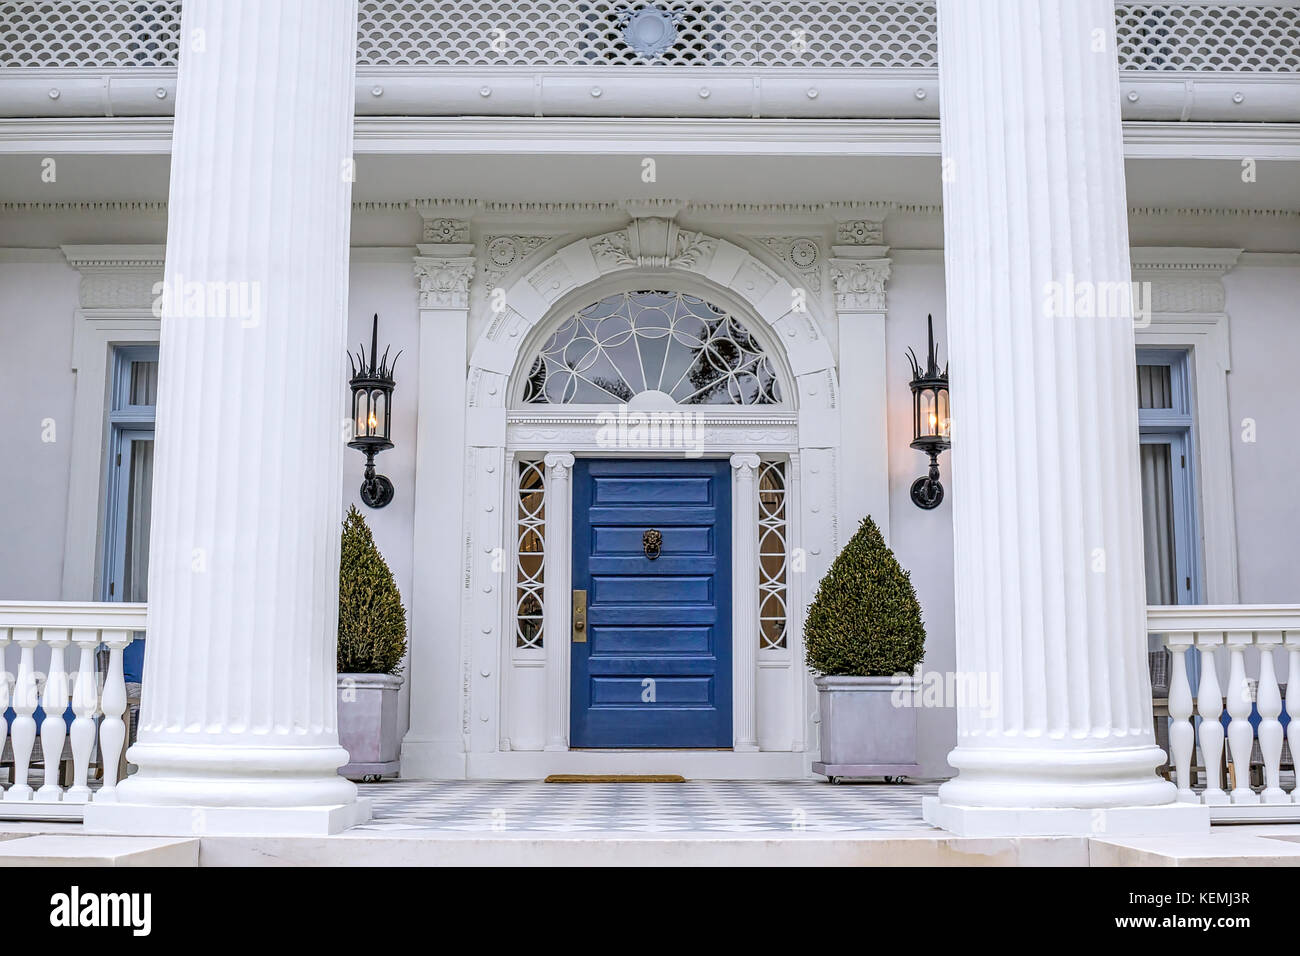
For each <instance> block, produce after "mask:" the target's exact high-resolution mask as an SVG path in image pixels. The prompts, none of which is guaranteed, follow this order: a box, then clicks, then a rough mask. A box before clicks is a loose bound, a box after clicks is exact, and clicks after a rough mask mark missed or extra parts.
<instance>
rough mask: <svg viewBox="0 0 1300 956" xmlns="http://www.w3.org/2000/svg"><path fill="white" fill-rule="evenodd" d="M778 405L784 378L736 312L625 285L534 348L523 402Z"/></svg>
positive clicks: (678, 295)
mask: <svg viewBox="0 0 1300 956" xmlns="http://www.w3.org/2000/svg"><path fill="white" fill-rule="evenodd" d="M643 392H660V393H663V394H664V395H667V396H668V397H669V398H670V399H671V400H672V401H673V402H674V403H676V404H678V405H777V404H780V402H781V384H780V382H779V381H778V380H777V375H776V369H775V367H774V366H773V364H772V361H771V360H770V359H769V358H768V356H767V354H766V353H765V352H764V351H763V347H762V345H760V344H759V342H758V341H757V340H756V339H755V338H754V337H753V336H752V335H751V334H750V332H749V330H748V329H747V328H745V326H744V325H743V324H742V323H741V322H740V320H738V319H737V318H736V317H735V316H733V315H731V314H729V313H727V312H725V311H723V310H722V309H719V308H718V307H717V306H715V305H711V304H710V303H708V302H705V301H704V300H703V299H701V298H699V297H697V296H693V295H689V294H687V293H685V292H654V291H651V292H621V293H618V294H617V295H611V296H608V297H606V298H604V299H601V300H600V301H599V302H597V303H595V304H594V305H590V306H587V307H586V308H585V309H582V310H581V311H579V312H577V313H575V314H574V315H571V316H570V317H569V318H568V319H567V320H565V322H564V323H563V324H561V325H560V327H559V328H558V329H557V330H556V331H555V334H554V335H552V336H551V337H550V338H549V339H547V340H546V342H545V343H544V344H543V345H542V347H541V349H540V350H538V352H537V355H536V357H535V358H534V360H533V364H532V366H531V367H530V371H529V373H528V381H527V382H526V383H525V387H524V402H526V403H529V404H550V405H609V404H615V403H620V402H627V401H629V400H630V399H631V398H632V397H633V396H634V395H638V394H641V393H643Z"/></svg>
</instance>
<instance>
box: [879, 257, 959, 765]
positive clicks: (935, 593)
mask: <svg viewBox="0 0 1300 956" xmlns="http://www.w3.org/2000/svg"><path fill="white" fill-rule="evenodd" d="M892 258H893V273H892V275H891V276H890V280H889V320H888V325H887V330H886V341H887V347H888V355H887V357H886V362H887V368H888V372H889V401H890V406H889V454H890V459H889V500H890V509H889V523H890V545H891V547H892V548H893V549H894V553H895V555H896V556H897V557H898V560H899V562H900V563H901V564H902V565H903V567H904V568H906V569H907V570H908V571H910V572H911V575H912V584H913V586H915V588H916V596H917V599H918V600H919V601H920V602H921V609H922V611H923V613H924V616H925V630H926V644H925V660H924V661H923V662H922V671H923V672H936V673H942V674H947V673H952V672H954V671H955V670H956V667H957V661H956V644H955V639H954V634H953V581H952V497H951V495H948V496H947V497H945V499H944V501H943V503H942V504H940V505H939V507H938V508H936V509H934V510H933V511H923V510H921V509H920V508H918V507H916V505H914V504H913V503H912V498H911V487H912V482H914V481H915V480H916V479H917V478H919V477H921V476H922V475H924V474H925V473H926V470H927V469H928V468H929V464H930V460H929V458H927V457H926V456H925V455H924V454H923V453H921V452H919V451H915V450H913V449H912V448H909V447H908V443H909V442H911V440H912V392H911V389H910V388H909V386H908V382H909V381H910V379H911V377H912V370H911V366H910V365H909V364H908V361H907V357H906V356H907V350H908V349H909V348H911V349H914V350H915V351H916V352H917V354H919V355H922V356H923V355H924V352H925V344H926V324H925V318H926V316H927V315H931V314H932V315H933V316H934V336H935V342H936V343H937V344H938V348H939V361H940V362H941V363H943V362H947V361H948V347H947V326H946V324H945V312H944V289H943V255H942V253H941V252H940V251H938V250H934V251H928V250H927V251H921V250H917V251H907V250H895V251H894V253H893V255H892ZM939 467H940V469H941V471H942V481H943V482H944V488H945V490H947V489H951V487H952V462H951V456H950V455H947V454H945V455H942V456H940V459H939ZM917 739H918V742H919V752H918V755H917V758H918V762H919V763H920V764H921V768H922V773H923V774H924V775H926V776H931V777H940V776H948V775H950V774H951V773H952V769H951V768H950V767H949V766H948V761H947V757H948V753H949V751H951V750H952V748H953V747H954V746H955V745H956V743H957V715H956V711H955V710H953V709H952V707H950V706H945V707H938V708H936V707H922V708H921V709H920V710H919V711H918V712H917Z"/></svg>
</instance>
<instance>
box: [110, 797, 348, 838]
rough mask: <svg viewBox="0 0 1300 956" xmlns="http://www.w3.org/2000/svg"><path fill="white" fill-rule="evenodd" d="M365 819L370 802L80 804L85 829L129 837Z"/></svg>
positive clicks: (328, 829) (290, 830) (298, 829)
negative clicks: (318, 804)
mask: <svg viewBox="0 0 1300 956" xmlns="http://www.w3.org/2000/svg"><path fill="white" fill-rule="evenodd" d="M369 819H370V801H369V800H368V799H364V798H363V799H359V800H355V801H353V802H352V803H345V804H336V805H334V806H322V807H199V806H195V807H181V806H158V805H156V804H144V803H97V802H95V801H91V802H90V803H89V804H87V805H86V818H85V824H84V828H85V832H87V833H114V834H131V835H134V836H329V835H331V834H334V833H341V832H342V831H344V830H346V829H348V827H354V826H356V825H357V824H359V823H365V822H366V821H367V820H369Z"/></svg>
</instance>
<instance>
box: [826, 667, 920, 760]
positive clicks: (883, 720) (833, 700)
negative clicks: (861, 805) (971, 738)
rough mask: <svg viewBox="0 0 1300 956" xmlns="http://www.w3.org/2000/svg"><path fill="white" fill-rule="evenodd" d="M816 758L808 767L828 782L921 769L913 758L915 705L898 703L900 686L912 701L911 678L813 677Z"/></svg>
mask: <svg viewBox="0 0 1300 956" xmlns="http://www.w3.org/2000/svg"><path fill="white" fill-rule="evenodd" d="M814 683H815V684H816V685H817V699H818V706H819V710H820V712H821V735H820V736H821V760H818V761H817V762H815V763H814V764H813V765H812V769H813V772H814V773H820V774H824V775H825V776H827V777H829V778H830V781H831V783H838V782H839V780H840V778H841V777H884V778H885V779H886V780H888V781H891V782H892V781H894V780H896V779H900V778H902V777H906V776H915V775H916V774H917V773H919V772H920V770H921V768H920V765H918V764H917V762H916V708H915V707H900V706H898V705H897V704H896V703H895V697H896V695H897V694H898V692H899V691H900V690H901V691H903V692H905V693H906V695H907V697H906V699H907V700H908V701H909V702H910V701H911V700H912V694H911V691H912V687H913V681H912V679H910V678H909V679H908V680H907V681H906V683H901V684H900V679H899V678H893V677H825V676H823V677H818V678H817V679H816V680H815V681H814Z"/></svg>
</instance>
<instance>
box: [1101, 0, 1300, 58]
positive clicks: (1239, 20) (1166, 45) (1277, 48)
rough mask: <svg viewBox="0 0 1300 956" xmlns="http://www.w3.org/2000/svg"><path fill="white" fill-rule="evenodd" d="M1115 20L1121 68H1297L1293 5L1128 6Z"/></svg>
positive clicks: (1299, 31) (1299, 25)
mask: <svg viewBox="0 0 1300 956" xmlns="http://www.w3.org/2000/svg"><path fill="white" fill-rule="evenodd" d="M1115 16H1116V29H1117V33H1118V42H1119V65H1120V69H1122V70H1192V71H1198V70H1202V71H1219V70H1225V71H1233V70H1241V71H1244V72H1295V71H1297V70H1300V7H1297V6H1287V7H1282V6H1235V5H1234V6H1226V5H1223V4H1214V3H1173V4H1170V3H1130V4H1123V5H1121V6H1119V7H1117V8H1116V11H1115Z"/></svg>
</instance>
